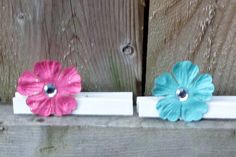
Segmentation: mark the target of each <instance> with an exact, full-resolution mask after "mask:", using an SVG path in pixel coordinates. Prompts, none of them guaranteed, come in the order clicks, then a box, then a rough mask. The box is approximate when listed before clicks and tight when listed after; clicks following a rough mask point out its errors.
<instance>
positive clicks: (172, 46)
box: [0, 0, 236, 102]
mask: <svg viewBox="0 0 236 157" xmlns="http://www.w3.org/2000/svg"><path fill="white" fill-rule="evenodd" d="M0 4H1V5H0V73H1V77H0V87H1V90H0V97H1V99H2V101H3V102H6V101H8V102H9V101H10V99H11V98H12V96H13V94H14V92H15V86H16V80H17V78H18V77H19V75H20V73H22V71H23V70H25V69H30V68H31V67H32V66H33V64H34V63H35V62H36V61H38V60H41V59H56V60H59V61H61V62H62V63H63V64H64V65H76V66H77V68H78V70H79V71H80V73H81V75H82V77H83V90H84V91H133V92H134V93H135V94H136V95H142V94H144V93H145V94H146V95H150V90H151V88H152V85H153V78H154V76H156V75H158V74H160V73H161V72H162V71H166V70H169V69H170V68H171V66H172V65H173V64H174V63H175V62H177V61H179V60H183V59H190V60H192V61H193V62H194V63H197V64H199V65H200V67H201V68H202V69H203V71H204V72H210V73H211V74H212V75H213V77H214V83H215V85H216V87H217V88H216V94H220V95H222V94H224V95H232V94H236V85H235V83H234V82H235V81H234V80H235V78H236V70H235V69H236V61H235V59H236V52H235V51H236V47H235V45H236V44H235V42H236V40H235V34H236V27H235V25H236V16H235V14H236V11H235V10H236V2H235V0H222V1H216V0H207V1H205V0H189V1H181V0H150V1H149V0H146V1H145V0H62V1H59V0H0Z"/></svg>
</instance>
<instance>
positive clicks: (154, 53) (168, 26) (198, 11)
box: [146, 0, 236, 95]
mask: <svg viewBox="0 0 236 157" xmlns="http://www.w3.org/2000/svg"><path fill="white" fill-rule="evenodd" d="M235 10H236V1H235V0H222V1H215V0H209V1H204V0H190V1H177V0H163V1H162V0H158V1H156V0H150V10H149V32H148V50H147V72H146V73H147V75H146V80H147V82H146V94H147V95H149V94H150V93H151V88H152V86H153V79H154V77H155V76H156V75H159V74H160V73H161V72H164V71H167V70H170V69H171V66H172V65H173V64H174V63H176V62H177V61H180V60H184V59H189V60H192V61H193V62H194V63H196V64H198V65H199V66H200V67H201V69H202V71H203V72H210V73H211V74H212V75H213V79H214V83H215V85H216V94H219V95H232V94H234V95H235V94H236V84H235V78H236V70H235V69H236V52H235V51H236V46H235V45H236V40H235V39H236V38H235V35H236V12H235Z"/></svg>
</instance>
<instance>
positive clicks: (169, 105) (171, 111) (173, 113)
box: [157, 96, 181, 122]
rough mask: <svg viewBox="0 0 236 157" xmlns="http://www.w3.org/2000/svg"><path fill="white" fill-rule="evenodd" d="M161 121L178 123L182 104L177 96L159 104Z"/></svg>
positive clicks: (169, 97)
mask: <svg viewBox="0 0 236 157" xmlns="http://www.w3.org/2000/svg"><path fill="white" fill-rule="evenodd" d="M157 109H158V111H159V113H160V118H161V119H167V120H169V121H173V122H174V121H177V120H178V119H179V118H180V116H181V103H180V102H179V101H178V100H177V99H176V97H175V96H168V97H166V98H163V99H161V100H160V101H159V102H158V103H157Z"/></svg>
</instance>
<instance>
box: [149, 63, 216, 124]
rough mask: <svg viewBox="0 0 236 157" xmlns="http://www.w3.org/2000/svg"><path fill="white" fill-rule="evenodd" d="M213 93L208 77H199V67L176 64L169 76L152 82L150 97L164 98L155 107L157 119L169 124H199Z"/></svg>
mask: <svg viewBox="0 0 236 157" xmlns="http://www.w3.org/2000/svg"><path fill="white" fill-rule="evenodd" d="M213 92H214V85H213V83H212V77H211V75H209V74H199V67H198V66H197V65H195V64H193V63H192V62H191V61H182V62H178V63H177V64H175V65H174V67H173V68H172V72H171V73H169V72H164V73H162V74H161V75H160V76H158V77H156V78H155V81H154V88H153V90H152V94H153V95H154V96H164V98H163V99H161V100H160V101H159V102H158V103H157V110H158V111H159V113H160V118H162V119H167V120H169V121H177V120H179V119H180V120H184V121H188V122H190V121H199V120H200V119H202V117H203V115H204V114H205V113H207V112H208V105H207V103H206V101H209V100H210V99H211V97H212V93H213Z"/></svg>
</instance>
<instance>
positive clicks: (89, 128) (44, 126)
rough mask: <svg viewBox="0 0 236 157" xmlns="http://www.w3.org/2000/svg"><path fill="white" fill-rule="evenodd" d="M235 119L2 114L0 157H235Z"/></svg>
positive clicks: (4, 109)
mask: <svg viewBox="0 0 236 157" xmlns="http://www.w3.org/2000/svg"><path fill="white" fill-rule="evenodd" d="M235 129H236V121H208V120H203V121H201V122H198V123H197V122H196V123H183V122H177V123H171V122H166V121H161V120H157V119H141V118H137V117H136V116H135V117H99V118H98V117H88V116H87V117H84V116H83V117H76V116H66V117H63V118H56V117H49V118H40V117H36V116H16V115H15V116H14V115H12V108H11V106H10V105H7V106H1V110H0V156H1V157H15V156H24V157H32V156H34V157H45V156H47V157H57V156H60V157H74V156H80V157H94V156H98V157H113V156H115V157H157V156H161V157H170V156H181V157H189V156H191V157H199V156H200V157H212V156H214V157H222V156H224V157H234V156H235V153H236V150H235V147H236V137H235Z"/></svg>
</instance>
